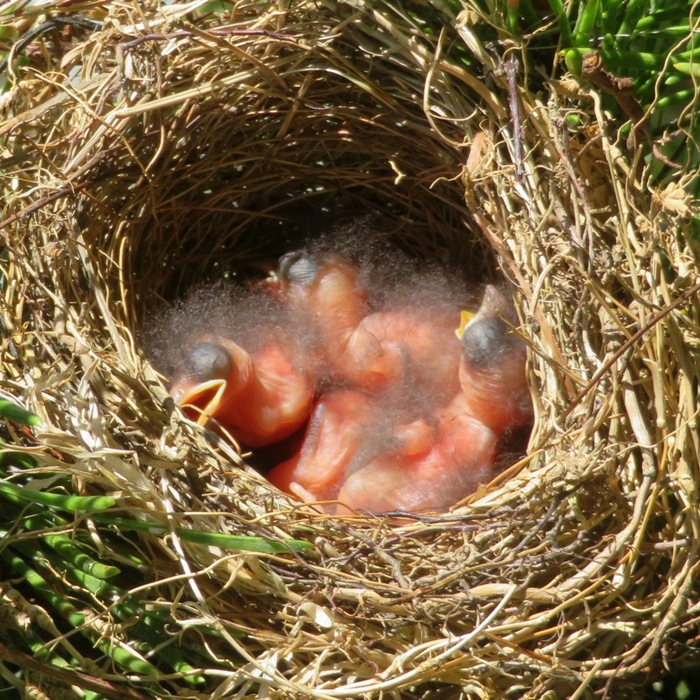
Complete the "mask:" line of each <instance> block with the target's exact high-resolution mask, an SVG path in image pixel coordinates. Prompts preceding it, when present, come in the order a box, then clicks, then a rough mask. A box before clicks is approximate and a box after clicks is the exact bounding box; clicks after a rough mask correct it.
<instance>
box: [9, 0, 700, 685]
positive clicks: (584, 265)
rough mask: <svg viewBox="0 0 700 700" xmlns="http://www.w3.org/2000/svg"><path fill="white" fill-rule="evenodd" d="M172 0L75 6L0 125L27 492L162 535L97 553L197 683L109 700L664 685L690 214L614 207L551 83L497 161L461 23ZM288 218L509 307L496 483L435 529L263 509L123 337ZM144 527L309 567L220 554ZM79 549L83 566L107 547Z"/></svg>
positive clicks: (479, 29) (680, 208) (685, 472)
mask: <svg viewBox="0 0 700 700" xmlns="http://www.w3.org/2000/svg"><path fill="white" fill-rule="evenodd" d="M199 4H201V3H196V2H192V3H190V4H189V5H171V6H169V7H165V6H163V7H160V6H158V5H156V4H152V5H148V6H144V5H142V4H141V3H138V2H136V1H135V0H134V1H133V2H131V1H130V0H125V1H124V2H114V3H111V4H108V5H106V6H105V9H104V10H101V11H100V14H99V19H100V20H101V21H103V26H102V30H101V31H97V32H93V33H91V32H89V31H87V30H81V29H78V30H76V35H75V38H74V42H75V46H74V48H72V49H71V50H69V51H68V52H67V53H65V54H64V55H63V56H62V57H61V58H60V63H59V62H58V61H54V60H50V59H51V56H46V55H42V54H38V55H37V56H36V57H35V60H34V64H33V65H34V67H32V66H30V67H29V68H28V69H25V70H24V72H23V73H22V79H21V80H19V81H18V82H17V84H16V85H15V87H14V88H13V90H12V91H11V92H10V93H9V96H8V97H6V98H5V100H4V103H3V108H4V115H3V119H4V121H3V123H2V125H1V126H0V136H2V138H3V139H5V141H4V143H5V146H4V148H5V157H6V161H5V168H4V171H3V173H2V175H1V176H0V177H1V178H2V186H3V190H4V193H5V206H4V210H3V221H2V224H0V226H1V227H2V233H3V234H4V236H5V241H6V246H7V253H8V255H9V262H8V264H7V266H6V276H7V284H6V286H5V287H4V290H3V294H4V301H3V305H2V321H3V324H4V326H5V328H6V329H7V333H6V336H5V338H4V341H3V361H4V366H5V379H4V381H3V387H4V388H5V389H6V390H7V391H8V392H9V393H11V394H13V395H15V396H21V397H24V398H25V399H26V403H27V405H28V406H29V407H30V408H32V410H34V411H36V412H37V413H38V414H39V415H40V416H41V417H42V419H43V425H44V427H43V429H42V430H40V431H38V433H37V437H38V440H39V443H38V447H37V448H36V452H38V453H39V454H40V456H41V466H42V468H41V470H40V473H52V474H57V473H58V474H68V475H70V476H71V477H72V480H73V484H74V487H75V488H76V489H78V490H79V491H80V492H86V493H105V494H108V495H111V496H113V497H114V498H115V499H116V501H117V508H116V510H115V512H116V511H117V510H118V511H119V513H120V514H123V513H127V514H128V515H129V517H131V518H132V519H139V518H146V517H148V518H149V519H150V520H155V521H157V522H159V523H162V524H164V525H165V526H166V527H167V528H169V529H171V530H172V532H171V534H170V535H169V536H161V535H156V534H153V533H134V532H132V533H129V534H128V535H123V538H124V540H126V541H128V542H129V543H130V545H131V546H133V547H134V548H135V549H136V550H138V551H139V552H140V553H141V554H142V555H143V558H144V560H146V561H148V562H149V567H147V568H146V569H142V570H141V575H142V577H143V578H142V580H141V586H139V587H136V584H134V589H133V595H135V596H137V597H140V598H141V599H142V600H144V601H146V602H147V603H148V604H149V605H151V606H153V607H155V608H158V609H160V610H162V611H164V612H166V613H167V614H169V615H171V617H172V621H171V624H170V626H169V630H170V633H171V634H172V639H171V640H170V642H171V643H177V644H180V643H182V644H185V646H187V645H189V646H194V647H197V648H198V649H199V653H200V655H199V656H197V658H196V659H195V660H193V661H192V664H193V665H194V666H197V667H198V668H200V669H201V672H202V675H203V678H204V682H203V683H201V684H199V685H196V684H195V686H194V687H192V688H188V687H187V684H186V683H185V682H184V681H183V680H182V678H181V677H180V678H178V676H177V674H174V675H173V674H172V673H170V670H169V669H168V668H166V667H165V666H161V667H160V671H162V674H163V675H162V677H160V676H151V677H148V678H146V677H142V678H140V679H139V678H132V685H133V687H134V688H136V689H139V688H142V689H151V690H153V692H155V693H156V694H157V695H158V694H160V695H159V697H160V696H167V695H168V693H172V694H173V695H174V694H177V693H181V694H183V695H185V696H186V697H207V698H210V697H211V698H218V697H224V696H225V697H239V696H243V695H245V694H246V693H251V694H258V693H259V692H260V688H261V687H262V688H264V689H265V692H267V693H269V695H268V697H289V698H298V697H302V696H303V697H307V696H308V697H316V698H361V697H362V698H364V697H367V698H370V697H371V698H375V697H376V698H380V697H387V698H389V697H397V698H398V697H402V698H428V697H430V698H440V697H445V698H448V697H449V698H457V697H464V698H466V697H504V696H508V697H526V698H533V699H534V698H543V697H566V696H571V697H588V696H589V695H591V694H592V693H593V692H594V691H596V690H597V691H602V690H604V689H608V690H610V689H614V688H622V687H627V686H629V685H630V684H633V683H636V682H639V681H640V679H642V678H643V677H644V676H645V674H649V673H651V674H656V673H658V672H660V670H661V669H662V668H663V665H664V663H671V662H673V663H691V662H692V661H693V653H692V652H693V649H692V645H693V641H694V638H695V636H696V635H697V632H698V630H697V623H698V606H699V603H700V600H699V596H698V585H697V583H696V582H695V580H696V578H697V573H698V567H699V566H700V559H699V557H698V548H699V547H700V544H699V543H700V537H699V534H700V532H699V530H700V511H699V510H698V491H697V483H698V480H699V478H700V474H699V473H698V468H699V459H698V454H699V452H700V450H699V445H698V440H699V439H698V431H697V413H698V409H697V405H698V400H697V399H698V397H697V393H698V377H699V376H700V371H699V370H700V360H699V358H700V355H699V354H698V348H699V347H700V335H699V328H700V324H699V319H698V314H699V312H698V305H697V293H698V288H699V287H698V275H697V254H698V244H697V240H694V239H693V237H692V232H691V226H690V221H689V218H690V214H691V213H692V212H693V209H692V205H693V203H691V202H688V201H687V200H686V198H685V197H684V195H683V191H682V189H681V188H680V187H679V185H678V183H676V182H674V183H671V184H670V185H669V186H668V187H667V189H665V190H663V191H655V192H650V191H648V190H647V189H646V187H645V184H644V171H643V168H641V167H638V164H637V163H635V162H634V158H633V157H632V156H631V155H630V154H629V153H627V152H626V151H625V149H624V145H623V144H622V143H621V142H618V141H617V140H616V136H615V134H614V133H611V132H610V131H609V130H608V128H607V126H606V117H605V115H604V114H603V112H602V108H601V107H600V104H599V101H598V98H597V96H596V94H595V93H593V92H588V91H586V90H585V89H584V88H582V87H580V86H577V85H575V84H573V83H567V82H556V81H545V82H544V85H545V87H546V90H545V91H544V92H542V93H538V94H531V93H528V92H527V91H525V90H521V91H520V95H519V99H520V109H521V111H522V122H523V125H524V129H523V133H522V137H523V155H522V158H519V157H518V156H517V154H516V153H515V151H514V146H513V144H514V133H513V131H514V128H513V120H512V117H511V110H510V107H509V104H508V90H507V79H506V76H505V75H504V74H499V73H498V72H493V69H494V68H498V64H499V57H498V56H497V55H496V52H497V51H498V50H500V49H493V48H492V47H486V46H484V45H483V44H482V43H481V42H480V40H479V39H478V36H479V34H480V33H483V31H484V30H485V24H484V23H485V21H486V20H487V19H488V18H484V17H481V16H480V15H479V12H478V11H476V9H474V11H472V13H471V14H470V15H468V16H461V17H460V18H457V17H453V16H451V15H450V14H449V11H448V10H447V9H443V10H441V11H440V12H438V10H436V9H434V8H433V7H432V6H421V7H418V6H416V8H415V10H414V9H405V10H400V9H398V5H397V3H391V2H388V3H384V2H373V3H370V2H366V3H365V2H363V1H362V0H358V1H357V2H353V3H352V4H348V5H338V4H337V3H335V2H331V1H330V0H329V1H328V2H317V3H311V2H308V3H306V2H295V3H292V4H291V6H289V7H287V6H286V5H284V4H278V5H274V6H269V5H265V4H259V3H253V2H242V3H239V4H237V5H236V9H235V11H233V10H231V11H230V12H228V11H227V12H220V13H217V14H214V15H210V16H202V15H197V13H195V12H192V10H194V8H195V7H196V6H197V5H199ZM411 7H413V6H411ZM414 11H415V14H413V12H414ZM426 27H430V29H431V31H426ZM44 60H49V66H50V68H51V70H47V66H45V65H39V64H41V61H44ZM484 76H486V77H484ZM521 82H522V79H521ZM579 112H580V113H582V114H583V115H584V116H585V117H586V118H585V119H584V120H583V122H582V123H581V125H580V126H579V127H576V128H574V127H568V126H567V121H566V117H567V115H569V114H571V113H579ZM514 163H516V164H517V167H518V169H520V170H521V171H522V174H521V175H522V176H521V177H518V176H517V175H516V167H515V166H514ZM319 212H321V213H322V214H323V215H324V220H331V219H333V218H335V217H336V216H338V215H342V216H348V215H354V214H356V213H363V214H364V213H371V214H373V215H374V216H375V217H376V220H377V221H378V222H379V223H380V225H381V227H382V230H383V231H386V234H387V236H389V237H391V238H392V239H394V240H396V241H398V242H399V243H400V244H401V245H402V246H404V247H406V248H408V249H410V250H412V251H414V252H417V253H418V254H420V255H424V256H426V257H430V258H435V257H437V258H440V256H444V255H446V254H449V255H450V256H451V257H453V258H454V259H457V260H459V261H461V263H462V264H463V266H464V269H465V271H466V272H468V273H469V274H470V275H471V276H473V277H475V278H478V279H485V278H486V277H489V276H493V275H495V274H497V270H498V271H499V272H498V274H500V275H502V276H503V277H505V278H506V279H507V280H508V281H509V284H510V285H511V287H512V288H513V290H514V293H515V298H516V303H517V305H518V309H519V313H520V317H521V320H522V328H521V331H522V335H523V337H524V338H525V339H526V341H527V342H528V344H529V347H530V348H531V354H530V363H529V373H530V378H531V386H532V389H533V395H534V397H535V404H536V410H537V420H536V425H535V429H534V432H533V435H532V438H531V442H530V448H529V451H528V456H527V458H525V459H523V460H522V462H521V463H519V464H518V465H516V466H515V467H514V468H513V469H511V470H509V472H508V475H509V476H511V477H512V478H510V480H507V481H506V479H505V478H501V479H500V482H501V483H502V485H499V484H494V485H492V487H491V488H489V489H487V490H484V492H483V493H480V494H477V495H476V497H474V498H473V499H472V502H471V503H470V504H468V505H464V506H463V507H460V508H457V509H456V510H455V511H454V512H453V513H452V514H450V515H446V516H444V517H437V518H417V519H415V520H414V521H412V522H411V523H410V524H407V525H405V526H402V527H400V528H397V527H392V526H391V525H389V524H387V523H385V522H383V521H382V520H381V519H362V518H337V519H333V518H328V517H327V516H322V515H320V514H318V513H315V512H314V511H312V510H310V509H308V508H307V507H304V506H300V505H298V504H297V503H293V502H291V501H290V500H288V499H287V498H285V497H283V496H281V495H280V494H278V493H277V492H275V491H274V490H273V489H272V488H270V487H268V486H267V485H266V484H265V483H264V480H263V479H262V478H260V477H259V476H257V475H256V474H254V473H253V472H252V471H251V470H249V469H247V468H245V467H242V466H241V460H240V459H239V458H238V456H237V455H236V454H235V452H234V450H233V448H232V447H231V446H230V445H227V444H226V443H225V442H223V441H214V442H213V441H212V440H211V439H210V438H207V436H206V435H205V433H204V432H203V431H202V430H201V429H198V428H196V426H193V425H192V424H190V423H188V422H187V421H186V420H185V419H184V418H183V417H182V416H181V415H180V414H179V413H178V412H176V411H174V410H173V406H172V403H171V402H169V401H168V399H167V394H166V391H165V389H164V386H163V384H162V383H161V381H160V379H159V378H158V377H157V375H156V374H155V373H154V371H153V370H152V369H151V368H150V366H149V365H148V363H147V362H146V361H145V360H144V359H143V356H142V353H141V351H140V349H139V347H138V343H137V342H136V341H135V337H136V332H137V330H138V329H139V327H140V324H142V323H143V322H144V319H146V318H147V313H148V310H149V309H152V308H154V307H155V306H156V305H157V304H158V303H159V302H160V300H162V299H171V298H173V297H174V296H176V295H177V294H180V293H182V292H183V291H184V290H185V289H186V288H187V287H188V286H189V285H190V284H192V283H194V282H196V281H199V280H201V279H205V278H208V277H221V276H225V275H227V274H234V273H235V272H236V271H237V270H240V269H242V268H243V267H244V266H245V265H246V264H248V263H250V262H251V261H255V260H256V259H258V258H260V257H263V256H269V255H270V254H278V253H280V252H282V251H284V250H287V249H289V248H290V247H291V246H293V244H294V241H295V240H298V239H299V237H300V236H301V235H302V234H303V233H304V232H305V231H306V230H307V229H308V228H309V227H313V221H314V220H315V219H316V218H318V216H319ZM339 213H340V214H339ZM25 476H26V474H25ZM8 478H9V477H8ZM80 523H81V526H82V527H88V525H85V522H84V521H83V520H81V521H80ZM176 526H177V527H179V526H181V527H190V528H195V529H202V530H209V531H211V532H222V533H235V534H245V535H257V536H264V537H267V538H269V539H280V538H281V539H285V538H287V537H294V538H297V539H303V540H308V541H310V542H312V543H313V545H314V549H313V550H311V551H310V552H305V553H300V554H275V555H261V554H254V553H251V552H248V551H242V552H230V551H223V550H222V549H220V548H218V547H215V546H201V545H195V544H193V543H191V542H188V541H185V540H183V539H181V538H179V537H178V536H177V534H176V532H175V530H174V528H175V527H176ZM92 533H93V538H94V539H93V546H94V547H96V550H97V551H99V552H100V554H101V556H102V557H103V558H104V559H105V560H108V561H112V560H117V559H118V558H119V556H120V552H121V550H120V546H122V545H119V542H116V543H115V538H114V536H113V535H114V533H113V531H112V530H111V529H110V530H108V529H107V528H106V527H104V526H100V524H99V523H95V524H93V525H92ZM19 590H20V591H21V590H22V588H21V586H20V587H19ZM92 613H93V615H92V617H91V618H90V622H89V625H92V628H91V629H92V630H93V632H95V633H100V634H102V635H105V636H106V637H107V638H110V639H112V640H122V641H129V640H130V639H132V638H131V637H130V636H129V635H130V632H129V628H128V626H125V625H120V624H112V623H113V622H114V620H113V619H112V608H111V607H110V606H109V605H105V604H102V603H100V604H97V603H96V604H95V605H94V607H93V610H92ZM86 624H88V623H86ZM61 639H62V640H63V641H60V640H59V642H57V644H58V645H59V646H60V645H61V644H64V643H65V642H66V639H67V638H61ZM83 653H85V655H86V656H87V657H90V653H89V652H87V651H83ZM86 663H87V662H86ZM83 668H84V666H83ZM90 669H91V670H90V673H91V674H93V675H94V676H96V677H104V678H106V679H108V680H110V681H111V682H119V680H120V676H119V675H118V674H117V675H115V672H114V669H112V668H111V667H110V666H109V664H106V663H102V665H97V666H94V667H92V666H90ZM168 674H170V675H168ZM616 684H617V685H616ZM591 696H592V695H591ZM618 697H619V696H618Z"/></svg>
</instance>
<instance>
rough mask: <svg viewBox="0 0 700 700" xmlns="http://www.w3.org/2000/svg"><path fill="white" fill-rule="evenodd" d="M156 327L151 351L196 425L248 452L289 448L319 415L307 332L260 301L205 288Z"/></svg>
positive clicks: (252, 296) (241, 292) (229, 289)
mask: <svg viewBox="0 0 700 700" xmlns="http://www.w3.org/2000/svg"><path fill="white" fill-rule="evenodd" d="M151 325H152V328H153V330H152V331H151V335H152V336H153V337H152V338H151V339H150V342H149V345H150V347H151V349H152V353H151V354H152V355H153V357H154V361H155V362H156V364H157V365H160V366H161V367H162V369H163V370H164V371H165V372H166V373H167V374H168V375H169V376H170V379H171V383H170V389H169V392H170V395H171V396H172V397H173V399H174V400H175V402H176V403H177V404H178V405H179V406H182V407H183V408H185V410H186V412H188V413H189V414H190V415H191V416H192V417H193V418H194V419H195V420H197V422H198V423H200V424H202V425H204V424H207V423H208V422H209V421H210V420H211V421H212V423H213V424H218V425H219V426H220V427H221V428H222V429H225V430H227V431H229V432H230V433H231V434H232V435H233V437H234V438H235V439H236V440H238V441H239V442H241V443H243V444H244V445H246V446H247V447H262V446H266V445H271V444H273V443H276V442H279V441H280V440H284V439H285V438H287V437H288V436H290V435H292V434H293V433H294V432H295V431H297V430H299V429H300V428H301V427H302V426H303V425H304V424H305V423H306V421H307V420H308V418H309V415H310V413H311V410H312V408H313V398H314V392H315V379H314V375H313V372H312V371H311V370H310V369H309V368H308V367H307V366H306V364H305V353H304V348H303V337H302V336H303V329H300V326H299V323H298V322H297V320H296V319H295V318H294V317H292V316H291V315H290V314H289V313H288V312H284V313H281V312H280V310H279V308H278V305H277V304H275V303H274V302H272V301H271V300H269V299H267V298H264V297H262V296H261V295H259V294H252V293H250V292H246V291H245V290H241V289H236V288H232V287H230V286H225V285H215V286H212V287H206V288H202V289H200V290H197V291H196V292H195V293H194V294H192V295H190V297H188V298H187V299H186V300H184V301H183V302H180V303H179V304H178V305H176V306H175V307H173V308H172V309H171V310H170V311H169V312H168V313H166V314H164V315H163V317H162V318H161V319H159V320H157V321H156V322H154V323H153V324H151Z"/></svg>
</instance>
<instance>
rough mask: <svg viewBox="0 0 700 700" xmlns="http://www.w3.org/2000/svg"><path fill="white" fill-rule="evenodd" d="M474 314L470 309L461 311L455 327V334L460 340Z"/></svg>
mask: <svg viewBox="0 0 700 700" xmlns="http://www.w3.org/2000/svg"><path fill="white" fill-rule="evenodd" d="M475 316H476V314H474V313H472V312H471V311H462V313H461V314H460V316H459V328H456V329H455V335H456V336H457V337H458V338H459V339H460V340H462V336H463V335H464V329H465V328H466V327H467V326H468V325H469V324H470V323H471V322H472V321H473V320H474V317H475Z"/></svg>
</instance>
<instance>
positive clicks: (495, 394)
mask: <svg viewBox="0 0 700 700" xmlns="http://www.w3.org/2000/svg"><path fill="white" fill-rule="evenodd" d="M511 314H512V311H511V309H510V306H509V304H508V302H507V300H506V298H505V297H504V296H503V294H501V293H500V292H499V291H498V290H497V289H496V288H495V287H493V286H488V287H487V288H486V291H485V294H484V300H483V302H482V304H481V307H480V309H479V311H478V312H477V314H476V315H475V316H474V317H473V318H472V320H471V321H469V322H468V323H467V325H466V327H465V328H464V329H463V331H462V329H460V332H461V360H460V366H459V380H460V385H461V391H460V393H459V394H458V396H456V397H455V399H454V400H453V401H452V402H451V403H450V404H449V405H448V406H447V407H446V408H444V409H439V410H438V411H436V415H435V418H436V426H435V429H434V432H433V433H432V434H431V431H430V430H425V429H424V430H423V432H422V435H423V436H424V439H423V440H420V439H419V440H418V441H414V442H413V443H412V444H411V450H410V453H409V452H407V451H406V450H398V451H396V450H395V451H394V452H392V453H387V454H383V455H381V456H379V457H378V458H376V459H374V460H372V461H370V462H369V463H368V464H367V465H366V466H365V467H363V468H361V469H359V470H358V471H355V472H354V473H352V474H349V476H348V478H347V480H346V481H345V483H344V484H343V486H342V488H341V489H340V491H339V492H338V501H339V502H340V506H339V507H338V510H337V512H339V513H342V512H348V511H352V510H363V511H369V512H373V513H379V512H386V511H392V510H400V511H413V512H419V511H424V510H444V509H446V508H448V507H449V506H451V505H454V504H455V503H456V502H457V501H459V500H461V499H462V498H464V497H465V496H467V495H469V494H470V493H472V492H473V491H475V490H476V488H477V487H478V485H479V484H480V483H484V482H486V481H489V480H490V479H491V478H493V476H495V473H494V471H493V463H494V458H495V455H496V445H497V442H498V439H499V437H500V436H501V434H502V433H503V432H504V431H505V430H507V429H508V428H514V427H517V426H519V425H522V424H524V423H525V422H527V421H528V420H529V419H530V418H531V416H532V404H531V399H530V395H529V392H528V388H527V382H526V379H525V347H524V345H523V343H522V341H520V339H519V338H517V336H515V335H514V334H513V332H512V330H511V326H510V325H509V323H508V322H507V320H506V319H507V318H508V317H509V316H511ZM409 427H410V426H409ZM420 427H421V426H420V425H418V426H415V425H414V426H412V427H411V430H412V432H413V434H414V435H420V434H421V432H420ZM428 427H429V426H428ZM402 430H403V431H404V432H405V431H406V430H407V427H406V426H404V427H403V428H402Z"/></svg>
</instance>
